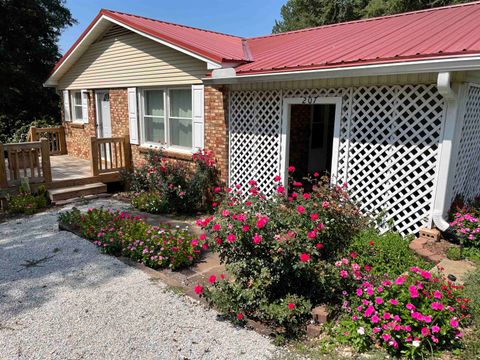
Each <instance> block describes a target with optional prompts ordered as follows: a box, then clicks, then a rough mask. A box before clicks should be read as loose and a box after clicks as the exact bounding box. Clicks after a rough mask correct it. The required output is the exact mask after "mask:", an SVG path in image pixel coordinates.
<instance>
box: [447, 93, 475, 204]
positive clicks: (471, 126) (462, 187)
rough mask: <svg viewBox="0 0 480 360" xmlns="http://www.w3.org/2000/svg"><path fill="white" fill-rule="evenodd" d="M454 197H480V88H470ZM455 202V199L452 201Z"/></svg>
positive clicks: (456, 170) (466, 198) (459, 151)
mask: <svg viewBox="0 0 480 360" xmlns="http://www.w3.org/2000/svg"><path fill="white" fill-rule="evenodd" d="M452 195H453V196H454V197H455V196H456V195H462V196H463V198H464V199H465V200H471V199H473V198H474V197H476V196H479V195H480V87H478V86H470V87H469V89H468V99H467V104H466V108H465V115H464V119H463V126H462V131H461V135H460V144H459V149H458V156H457V163H456V168H455V178H454V185H453V192H452ZM452 200H453V199H452Z"/></svg>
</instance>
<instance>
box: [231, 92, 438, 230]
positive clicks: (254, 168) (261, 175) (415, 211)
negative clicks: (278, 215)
mask: <svg viewBox="0 0 480 360" xmlns="http://www.w3.org/2000/svg"><path fill="white" fill-rule="evenodd" d="M303 96H320V97H321V96H335V97H342V111H341V122H340V139H339V148H338V149H337V151H338V163H337V164H336V165H337V166H336V168H337V174H334V175H335V176H336V177H337V178H338V181H339V182H343V181H347V183H348V185H349V188H350V190H351V192H352V196H353V197H354V199H355V200H358V201H359V203H360V205H361V206H362V209H363V210H364V211H365V212H369V213H380V212H381V211H386V218H387V220H392V221H393V223H394V225H395V228H396V229H397V230H398V231H400V232H401V233H403V234H408V233H413V232H416V231H418V229H419V227H420V226H422V225H424V224H425V223H426V221H427V220H428V218H429V216H430V207H431V204H432V196H433V185H434V181H435V176H436V173H435V170H436V166H437V161H438V143H439V139H440V132H441V128H442V121H443V112H444V104H443V101H442V99H441V96H440V94H439V93H438V91H437V90H436V87H435V86H434V85H405V86H369V87H357V88H338V89H297V90H285V91H284V93H283V97H285V98H292V97H303ZM281 99H282V97H281V96H280V93H279V92H273V91H247V90H245V91H233V92H232V96H231V107H230V116H231V124H230V126H231V127H230V130H231V133H230V136H231V148H230V159H231V160H230V166H231V171H230V180H231V182H232V183H243V182H246V181H248V180H249V179H251V178H252V177H253V178H256V179H257V181H259V183H260V185H261V189H262V190H264V191H270V190H271V187H270V184H271V179H272V177H273V176H274V174H277V173H278V169H280V165H281V164H280V163H281V153H280V149H281V143H280V142H281V107H282V101H281ZM262 104H263V105H262ZM258 106H266V108H265V109H264V111H263V112H260V110H259V108H258ZM258 116H264V117H266V118H265V119H264V120H263V122H264V123H265V125H268V127H269V128H268V129H258V124H259V123H260V120H259V119H258ZM248 119H254V120H253V121H251V120H248ZM247 120H248V121H247ZM259 131H260V132H268V135H267V136H266V138H268V141H267V142H266V143H267V144H268V145H264V143H262V142H258V141H257V139H258V135H257V133H258V132H259ZM274 138H276V140H274ZM262 147H265V148H266V150H267V151H266V152H263V150H262ZM257 157H258V158H259V159H256V158H257ZM244 159H246V160H244ZM260 162H261V164H262V166H263V167H264V168H265V169H268V170H267V171H265V172H264V170H263V169H261V168H259V167H258V164H260ZM273 169H274V170H275V171H273ZM272 175H273V176H272Z"/></svg>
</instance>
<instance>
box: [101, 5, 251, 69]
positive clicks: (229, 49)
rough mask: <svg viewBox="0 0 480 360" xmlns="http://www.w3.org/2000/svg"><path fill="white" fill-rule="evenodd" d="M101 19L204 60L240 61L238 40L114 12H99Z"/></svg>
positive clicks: (243, 56) (238, 38)
mask: <svg viewBox="0 0 480 360" xmlns="http://www.w3.org/2000/svg"><path fill="white" fill-rule="evenodd" d="M102 11H103V13H104V15H106V16H108V17H110V18H112V19H115V20H117V21H120V22H121V23H123V24H125V25H128V26H131V27H132V28H134V29H136V30H139V31H142V32H144V33H146V34H149V35H152V36H154V37H156V38H159V39H161V40H164V41H167V42H169V43H171V44H174V45H177V46H180V47H181V48H184V49H186V50H190V51H192V52H194V53H196V54H198V55H202V56H204V57H206V58H207V59H210V60H214V61H217V62H222V60H244V59H245V55H244V52H243V47H242V38H241V37H238V36H233V35H227V34H222V33H218V32H214V31H209V30H202V29H198V28H193V27H189V26H185V25H178V24H173V23H169V22H165V21H159V20H154V19H149V18H145V17H141V16H136V15H130V14H125V13H121V12H118V11H111V10H102Z"/></svg>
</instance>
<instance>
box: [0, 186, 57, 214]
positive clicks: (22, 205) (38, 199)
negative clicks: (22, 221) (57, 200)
mask: <svg viewBox="0 0 480 360" xmlns="http://www.w3.org/2000/svg"><path fill="white" fill-rule="evenodd" d="M47 205H48V200H47V190H46V189H45V186H43V185H41V186H39V188H38V190H37V191H36V192H32V191H31V190H30V186H29V185H28V184H26V185H22V186H20V188H19V191H18V194H16V195H12V196H8V197H7V212H8V213H10V214H26V215H33V214H35V213H37V212H39V211H41V210H42V209H44V208H46V207H47Z"/></svg>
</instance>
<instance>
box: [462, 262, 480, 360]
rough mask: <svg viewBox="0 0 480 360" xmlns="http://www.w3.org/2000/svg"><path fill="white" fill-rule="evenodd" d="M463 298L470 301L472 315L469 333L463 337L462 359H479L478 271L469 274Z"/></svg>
mask: <svg viewBox="0 0 480 360" xmlns="http://www.w3.org/2000/svg"><path fill="white" fill-rule="evenodd" d="M465 296H466V297H468V298H470V299H471V302H470V309H471V311H472V315H473V326H472V329H471V331H469V332H467V334H466V335H465V338H464V341H465V349H463V351H462V355H461V357H462V359H480V269H477V270H475V271H474V272H472V273H470V274H469V275H468V277H467V279H466V280H465Z"/></svg>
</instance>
